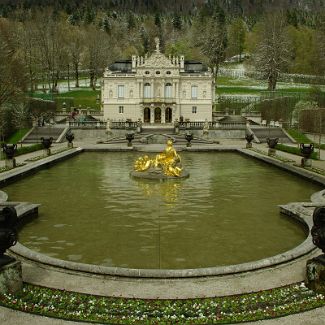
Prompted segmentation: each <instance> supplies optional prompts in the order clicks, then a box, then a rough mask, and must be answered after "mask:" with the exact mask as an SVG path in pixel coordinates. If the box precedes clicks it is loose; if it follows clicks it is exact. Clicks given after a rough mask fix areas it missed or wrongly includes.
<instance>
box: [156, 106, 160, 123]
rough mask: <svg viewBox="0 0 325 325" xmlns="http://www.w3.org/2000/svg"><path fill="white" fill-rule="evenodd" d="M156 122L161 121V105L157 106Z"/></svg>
mask: <svg viewBox="0 0 325 325" xmlns="http://www.w3.org/2000/svg"><path fill="white" fill-rule="evenodd" d="M155 123H161V109H160V107H156V108H155Z"/></svg>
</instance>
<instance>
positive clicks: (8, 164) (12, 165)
mask: <svg viewBox="0 0 325 325" xmlns="http://www.w3.org/2000/svg"><path fill="white" fill-rule="evenodd" d="M5 166H6V168H9V169H12V168H15V167H16V159H15V158H13V159H6V161H5Z"/></svg>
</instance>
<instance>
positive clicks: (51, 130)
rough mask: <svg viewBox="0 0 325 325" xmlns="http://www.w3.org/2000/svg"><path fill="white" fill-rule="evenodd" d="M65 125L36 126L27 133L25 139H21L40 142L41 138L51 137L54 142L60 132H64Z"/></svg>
mask: <svg viewBox="0 0 325 325" xmlns="http://www.w3.org/2000/svg"><path fill="white" fill-rule="evenodd" d="M64 129H65V127H63V126H62V127H48V126H42V127H39V126H36V127H34V129H33V130H32V132H31V133H29V134H28V135H27V137H26V138H25V139H23V143H40V142H41V138H42V137H43V138H50V137H52V138H53V142H55V141H56V140H57V139H58V138H59V137H60V135H61V134H62V132H64Z"/></svg>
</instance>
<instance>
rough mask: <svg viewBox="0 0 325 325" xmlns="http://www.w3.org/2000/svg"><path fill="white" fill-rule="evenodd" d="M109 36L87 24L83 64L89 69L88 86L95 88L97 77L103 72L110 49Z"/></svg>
mask: <svg viewBox="0 0 325 325" xmlns="http://www.w3.org/2000/svg"><path fill="white" fill-rule="evenodd" d="M108 41H109V36H108V35H107V33H105V32H104V31H98V30H97V29H96V27H95V26H93V25H89V26H88V28H87V37H86V53H85V58H84V65H85V66H86V67H87V68H88V69H89V77H90V87H91V88H92V89H93V90H95V89H96V81H97V78H98V77H100V76H101V75H102V74H103V71H104V68H105V66H106V65H107V61H108V57H109V53H110V49H109V43H108Z"/></svg>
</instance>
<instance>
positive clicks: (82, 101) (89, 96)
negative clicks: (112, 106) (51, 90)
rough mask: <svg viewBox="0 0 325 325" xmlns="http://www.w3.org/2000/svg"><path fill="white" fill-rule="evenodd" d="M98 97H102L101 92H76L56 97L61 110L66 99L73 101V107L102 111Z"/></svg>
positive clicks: (87, 90) (86, 90)
mask: <svg viewBox="0 0 325 325" xmlns="http://www.w3.org/2000/svg"><path fill="white" fill-rule="evenodd" d="M97 96H100V90H95V91H94V90H89V89H85V90H74V91H69V92H66V93H61V94H58V95H55V98H56V99H57V102H58V106H59V109H60V108H61V107H62V103H63V102H64V101H65V99H66V98H69V99H70V100H71V99H72V100H73V106H74V107H79V106H81V107H82V108H87V107H90V108H91V109H100V103H97V102H96V99H97Z"/></svg>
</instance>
